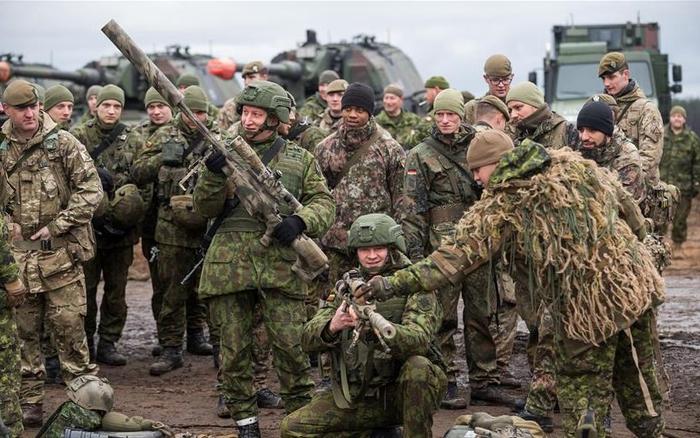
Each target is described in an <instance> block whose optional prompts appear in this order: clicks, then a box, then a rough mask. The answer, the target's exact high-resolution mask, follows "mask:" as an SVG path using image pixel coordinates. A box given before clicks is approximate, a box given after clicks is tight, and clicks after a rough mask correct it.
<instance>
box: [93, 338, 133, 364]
mask: <svg viewBox="0 0 700 438" xmlns="http://www.w3.org/2000/svg"><path fill="white" fill-rule="evenodd" d="M96 359H97V362H99V363H102V364H105V365H112V366H116V367H121V366H124V365H126V356H124V355H123V354H121V353H120V352H118V351H117V347H115V345H114V342H110V341H106V340H104V339H100V342H99V343H98V344H97V356H96Z"/></svg>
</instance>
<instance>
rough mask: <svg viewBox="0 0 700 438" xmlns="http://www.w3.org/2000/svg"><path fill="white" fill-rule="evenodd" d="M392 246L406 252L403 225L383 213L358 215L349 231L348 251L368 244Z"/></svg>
mask: <svg viewBox="0 0 700 438" xmlns="http://www.w3.org/2000/svg"><path fill="white" fill-rule="evenodd" d="M384 245H386V246H391V245H394V246H395V247H396V248H398V249H399V251H401V252H403V253H405V252H406V239H405V238H404V236H403V230H402V229H401V225H399V224H397V223H396V221H394V219H392V218H391V217H389V216H387V215H385V214H383V213H372V214H366V215H364V216H360V217H358V218H357V219H356V220H355V222H353V224H352V226H351V227H350V232H349V233H348V251H351V252H352V251H354V250H356V249H357V248H363V247H367V246H384Z"/></svg>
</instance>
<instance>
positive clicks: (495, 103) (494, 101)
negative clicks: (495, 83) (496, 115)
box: [478, 94, 510, 122]
mask: <svg viewBox="0 0 700 438" xmlns="http://www.w3.org/2000/svg"><path fill="white" fill-rule="evenodd" d="M478 103H487V104H489V105H491V106H492V107H494V108H496V109H497V110H498V111H500V112H501V114H503V116H504V117H505V118H506V122H508V121H510V111H508V107H507V106H506V104H505V103H503V101H502V100H501V99H499V98H497V97H496V96H492V95H490V94H489V95H488V96H484V97H482V98H481V99H479V100H478Z"/></svg>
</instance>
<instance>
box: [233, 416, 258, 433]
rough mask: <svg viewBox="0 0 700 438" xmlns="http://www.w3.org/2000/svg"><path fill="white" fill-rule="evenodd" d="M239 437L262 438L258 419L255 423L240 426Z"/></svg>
mask: <svg viewBox="0 0 700 438" xmlns="http://www.w3.org/2000/svg"><path fill="white" fill-rule="evenodd" d="M253 418H255V417H253ZM238 438H260V426H259V425H258V422H257V420H256V421H255V423H251V424H246V425H245V426H238Z"/></svg>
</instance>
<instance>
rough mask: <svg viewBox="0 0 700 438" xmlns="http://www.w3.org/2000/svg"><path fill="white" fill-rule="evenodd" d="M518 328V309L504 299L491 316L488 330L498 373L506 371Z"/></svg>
mask: <svg viewBox="0 0 700 438" xmlns="http://www.w3.org/2000/svg"><path fill="white" fill-rule="evenodd" d="M517 328H518V311H517V310H516V307H515V304H514V303H509V302H507V301H504V302H502V303H501V305H500V306H499V308H498V312H497V313H496V315H495V316H494V317H492V318H491V322H490V324H489V331H490V332H491V338H492V339H493V342H494V344H495V348H496V367H497V368H498V372H499V375H500V374H501V373H505V372H507V371H508V366H509V365H510V358H511V357H512V356H513V344H515V334H516V332H517Z"/></svg>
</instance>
